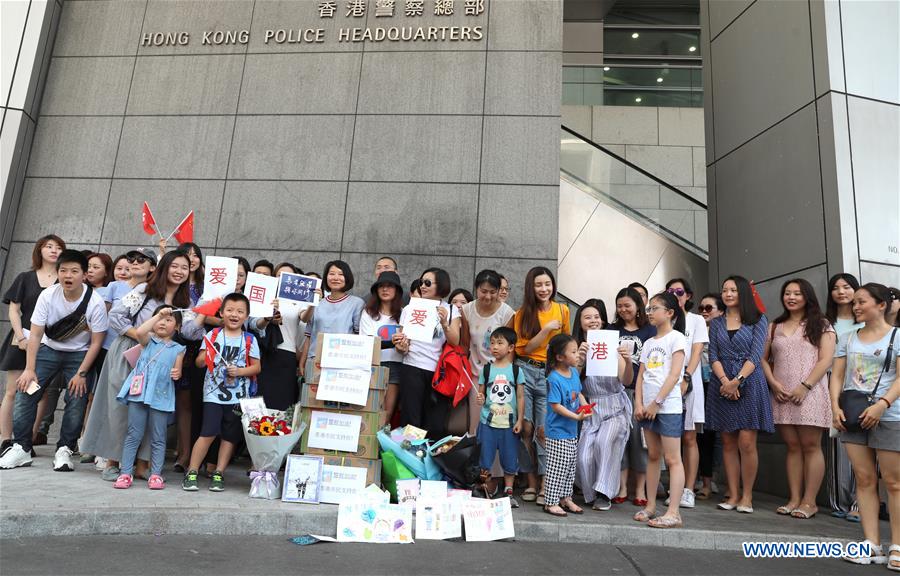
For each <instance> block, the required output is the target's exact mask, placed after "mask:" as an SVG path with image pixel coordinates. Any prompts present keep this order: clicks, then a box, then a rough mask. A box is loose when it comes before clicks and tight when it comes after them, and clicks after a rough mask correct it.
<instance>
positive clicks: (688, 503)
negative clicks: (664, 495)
mask: <svg viewBox="0 0 900 576" xmlns="http://www.w3.org/2000/svg"><path fill="white" fill-rule="evenodd" d="M678 507H679V508H693V507H694V493H693V492H691V491H690V490H688V489H687V488H685V489H684V492H682V494H681V502H680V503H679V504H678Z"/></svg>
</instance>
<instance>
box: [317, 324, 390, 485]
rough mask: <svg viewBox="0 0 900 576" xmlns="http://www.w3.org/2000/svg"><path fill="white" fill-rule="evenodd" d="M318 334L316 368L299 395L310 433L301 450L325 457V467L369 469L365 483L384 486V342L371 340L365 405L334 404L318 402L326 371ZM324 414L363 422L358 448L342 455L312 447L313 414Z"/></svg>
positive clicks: (341, 453)
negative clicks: (380, 442) (381, 436)
mask: <svg viewBox="0 0 900 576" xmlns="http://www.w3.org/2000/svg"><path fill="white" fill-rule="evenodd" d="M323 336H324V335H323V334H320V335H319V338H318V339H317V340H318V342H317V344H316V356H315V361H314V362H313V365H312V366H310V369H308V370H307V374H306V377H307V383H306V384H304V386H303V391H302V393H301V396H300V406H301V416H300V417H301V419H302V421H303V422H305V423H306V425H307V431H306V432H304V433H303V437H302V439H301V441H300V449H301V451H302V452H303V453H304V454H311V455H315V456H322V457H324V459H325V464H326V465H333V466H350V467H354V468H365V469H366V470H367V476H366V484H376V485H381V460H380V459H379V458H378V451H379V445H378V440H377V438H376V436H375V434H376V433H377V432H378V429H379V427H380V424H381V418H382V412H383V410H384V395H385V393H386V391H387V381H388V377H389V369H388V368H387V367H382V366H381V341H380V339H378V338H372V341H373V344H372V365H371V371H372V375H371V378H370V380H369V392H368V396H367V402H366V404H365V405H357V404H346V403H342V402H332V401H330V400H320V399H317V398H316V396H317V393H318V388H319V382H320V380H321V378H322V374H323V372H326V371H327V370H328V368H325V369H323V368H322V365H321V360H322V346H323V342H324V341H325V338H324V337H323ZM314 411H315V412H325V413H332V414H352V415H355V416H359V417H360V418H361V419H362V422H361V425H360V430H359V443H358V444H359V445H358V446H357V449H356V451H355V452H342V451H339V450H327V449H322V448H310V447H309V444H308V441H309V427H310V421H311V419H312V413H313V412H314Z"/></svg>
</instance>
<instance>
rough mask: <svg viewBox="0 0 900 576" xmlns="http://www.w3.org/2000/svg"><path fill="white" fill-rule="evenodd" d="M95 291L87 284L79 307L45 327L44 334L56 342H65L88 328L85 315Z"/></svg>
mask: <svg viewBox="0 0 900 576" xmlns="http://www.w3.org/2000/svg"><path fill="white" fill-rule="evenodd" d="M93 293H94V289H93V288H91V287H90V286H86V289H85V291H84V296H83V297H82V298H81V303H80V304H78V308H76V309H75V311H74V312H72V313H71V314H68V315H66V316H64V317H62V318H60V319H59V320H57V321H56V322H54V323H53V324H51V325H49V326H47V327H46V328H45V329H44V334H45V335H46V336H47V338H49V339H50V340H55V341H56V342H65V341H66V340H69V339H71V338H74V337H75V336H77V335H78V334H80V333H82V332H84V331H85V330H87V317H85V312H87V307H88V303H90V301H91V295H92V294H93Z"/></svg>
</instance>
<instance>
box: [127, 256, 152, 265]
mask: <svg viewBox="0 0 900 576" xmlns="http://www.w3.org/2000/svg"><path fill="white" fill-rule="evenodd" d="M125 259H126V260H127V261H128V263H129V264H143V263H144V262H149V261H150V260H148V259H147V258H146V257H144V256H127V257H126V258H125Z"/></svg>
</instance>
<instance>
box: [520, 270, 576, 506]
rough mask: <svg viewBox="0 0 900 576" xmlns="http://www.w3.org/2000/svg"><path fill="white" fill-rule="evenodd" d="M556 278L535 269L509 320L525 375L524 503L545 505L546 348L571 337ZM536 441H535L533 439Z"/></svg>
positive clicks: (551, 273) (523, 432)
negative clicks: (556, 339)
mask: <svg viewBox="0 0 900 576" xmlns="http://www.w3.org/2000/svg"><path fill="white" fill-rule="evenodd" d="M554 298H556V278H555V277H554V276H553V272H551V271H550V270H549V269H547V268H545V267H543V266H536V267H534V268H532V269H531V270H529V271H528V275H527V276H525V294H524V296H523V298H522V307H521V308H519V309H518V310H517V311H516V315H515V316H513V318H512V320H511V321H510V327H511V328H513V329H514V330H515V331H516V337H517V341H516V364H517V365H518V366H519V370H521V371H522V373H523V374H524V375H525V423H524V425H523V426H522V442H523V443H524V444H525V448H526V450H528V456H529V459H530V462H521V461H520V462H519V469H520V470H521V471H523V472H527V473H528V488H527V489H526V490H525V492H524V493H523V494H522V500H524V501H526V502H533V501H535V500H537V504H538V505H539V506H543V505H544V502H543V499H544V490H543V488H541V493H540V495H538V494H537V487H538V475H539V474H540V475H541V476H543V474H544V469H545V465H546V464H545V460H544V418H545V417H546V415H547V373H546V370H547V345H548V344H549V343H550V339H551V338H553V337H554V336H556V335H557V334H571V329H570V327H569V308H568V306H566V305H565V304H560V303H559V302H556V300H554ZM535 439H536V440H537V442H534V440H535Z"/></svg>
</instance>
